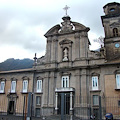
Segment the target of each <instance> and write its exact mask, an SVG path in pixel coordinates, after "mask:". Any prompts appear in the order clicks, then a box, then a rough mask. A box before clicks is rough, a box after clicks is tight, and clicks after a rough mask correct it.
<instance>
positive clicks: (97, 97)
mask: <svg viewBox="0 0 120 120" xmlns="http://www.w3.org/2000/svg"><path fill="white" fill-rule="evenodd" d="M93 105H99V96H98V95H93Z"/></svg>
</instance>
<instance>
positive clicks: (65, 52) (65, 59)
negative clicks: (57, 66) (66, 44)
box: [63, 48, 68, 61]
mask: <svg viewBox="0 0 120 120" xmlns="http://www.w3.org/2000/svg"><path fill="white" fill-rule="evenodd" d="M63 61H68V49H67V48H65V49H64V50H63Z"/></svg>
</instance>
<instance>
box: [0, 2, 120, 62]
mask: <svg viewBox="0 0 120 120" xmlns="http://www.w3.org/2000/svg"><path fill="white" fill-rule="evenodd" d="M115 1H116V2H119V0H115ZM115 1H114V2H115ZM109 2H113V1H112V0H100V1H98V0H89V1H88V0H84V1H82V0H74V1H73V0H50V1H49V0H44V1H40V0H35V1H33V0H24V1H21V0H17V1H16V0H10V1H9V0H0V45H1V46H4V45H9V46H11V45H14V46H15V45H16V46H20V47H21V48H23V49H25V50H26V51H31V52H33V51H35V52H38V53H40V52H42V51H45V49H46V48H45V47H46V38H45V37H44V34H45V33H46V32H47V31H48V30H49V29H50V28H51V27H52V26H54V25H56V24H60V23H61V22H62V19H61V18H62V17H63V16H64V14H65V12H64V10H63V7H64V6H65V5H68V6H70V9H69V10H68V14H69V15H70V16H71V20H72V21H76V22H80V23H82V24H84V25H85V26H87V27H90V29H91V31H92V32H93V33H95V34H97V36H98V37H99V36H104V33H103V27H102V23H101V18H100V16H102V15H104V12H103V6H104V5H105V4H107V3H109ZM3 51H4V50H3ZM0 54H2V55H4V53H3V52H2V53H0ZM2 55H1V56H2ZM23 56H24V54H23ZM6 58H7V56H6ZM0 61H1V60H0Z"/></svg>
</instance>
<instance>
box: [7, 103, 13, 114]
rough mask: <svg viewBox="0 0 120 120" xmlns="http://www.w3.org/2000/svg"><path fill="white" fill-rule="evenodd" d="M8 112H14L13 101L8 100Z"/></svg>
mask: <svg viewBox="0 0 120 120" xmlns="http://www.w3.org/2000/svg"><path fill="white" fill-rule="evenodd" d="M8 113H9V114H13V113H14V101H9V106H8Z"/></svg>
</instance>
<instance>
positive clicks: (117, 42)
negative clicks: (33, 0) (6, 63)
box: [0, 2, 120, 117]
mask: <svg viewBox="0 0 120 120" xmlns="http://www.w3.org/2000/svg"><path fill="white" fill-rule="evenodd" d="M103 9H104V12H105V15H104V16H102V17H101V19H102V24H103V27H104V31H105V38H104V47H101V49H100V51H90V50H89V45H90V41H89V38H88V31H89V30H90V28H89V27H86V26H84V25H82V24H80V23H78V22H73V21H72V20H71V18H70V16H68V15H65V16H64V17H63V18H62V20H63V22H62V23H61V25H60V24H58V25H55V26H54V27H52V28H51V29H50V30H48V32H47V33H46V34H45V37H46V39H47V45H46V54H45V56H43V57H41V58H37V57H36V56H35V57H34V61H35V62H34V65H33V68H32V69H26V70H17V71H16V70H15V71H2V72H0V101H3V102H0V104H1V103H4V104H5V105H4V104H2V105H1V106H2V108H4V109H3V112H7V113H11V112H12V114H16V113H17V110H21V113H22V109H23V105H22V106H20V105H19V102H18V101H20V102H21V103H23V101H24V100H23V97H24V96H25V95H26V94H28V92H31V93H32V97H33V101H32V103H33V106H32V111H33V115H35V116H49V115H54V114H61V109H62V108H61V106H62V104H66V107H65V109H66V114H72V115H76V116H78V114H79V112H78V111H79V110H82V109H84V110H85V111H87V112H84V113H82V114H81V116H82V115H84V116H86V117H88V112H91V111H92V112H93V111H94V110H99V96H101V97H102V98H105V97H118V99H116V100H115V101H114V102H115V103H116V105H117V106H118V107H120V54H119V53H120V4H119V3H116V2H113V3H108V4H106V5H105V6H104V7H103ZM20 98H21V100H20ZM62 98H63V99H62ZM82 98H84V99H82ZM101 103H102V105H103V107H104V109H105V112H103V113H102V115H103V116H104V114H105V113H107V112H109V109H108V108H107V106H106V104H105V100H104V99H101ZM88 106H92V107H91V108H92V110H91V111H88ZM2 108H0V110H2ZM119 111H120V108H119V109H118V111H117V113H114V112H113V111H112V112H113V115H119V114H120V113H119ZM19 113H20V112H19ZM90 114H91V113H89V115H90Z"/></svg>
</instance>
